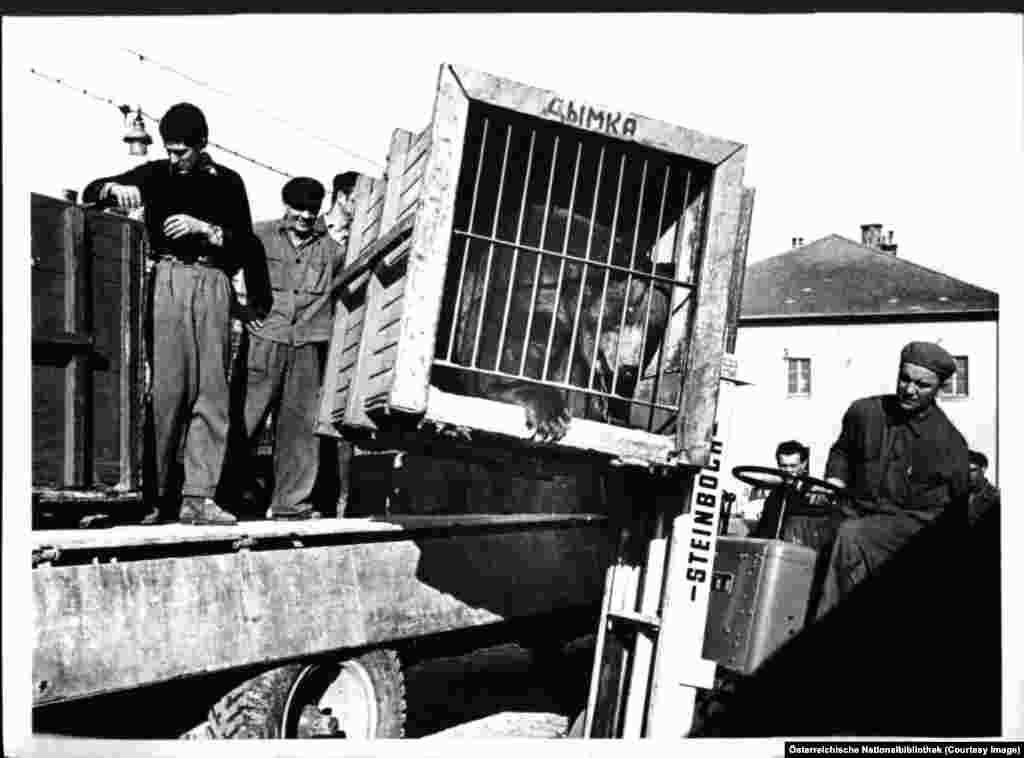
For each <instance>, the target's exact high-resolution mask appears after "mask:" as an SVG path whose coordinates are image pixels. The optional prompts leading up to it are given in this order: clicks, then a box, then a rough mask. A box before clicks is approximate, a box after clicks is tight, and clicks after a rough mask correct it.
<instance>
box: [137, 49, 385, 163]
mask: <svg viewBox="0 0 1024 758" xmlns="http://www.w3.org/2000/svg"><path fill="white" fill-rule="evenodd" d="M121 50H122V51H123V52H126V53H128V54H129V55H132V56H134V57H136V58H138V59H139V62H140V63H148V64H150V65H153V66H156V67H158V68H160V69H162V70H164V71H167V72H168V73H171V74H174V75H175V76H179V77H181V78H182V79H185V80H186V81H189V82H191V83H192V84H195V85H197V86H199V87H204V88H206V89H208V90H210V91H212V92H216V93H217V94H218V95H222V96H224V97H230V98H233V99H235V100H244V98H242V97H241V96H239V95H236V94H235V93H233V92H230V91H228V90H226V89H224V88H222V87H217V86H216V85H213V84H211V83H210V82H206V81H203V80H202V79H198V78H197V77H195V76H192V75H191V74H188V73H186V72H184V71H181V70H179V69H177V68H175V67H174V66H172V65H170V64H169V63H164V62H162V61H158V60H156V59H155V58H153V57H152V56H149V55H146V54H145V53H143V52H141V51H139V50H133V49H132V48H128V47H122V48H121ZM246 104H247V106H248V107H249V108H252V109H253V110H255V111H257V112H258V113H261V114H263V115H264V116H267V117H268V118H270V119H272V120H274V121H277V122H278V123H279V124H282V125H284V126H287V127H289V128H291V129H293V130H295V131H297V132H298V133H300V134H303V135H305V136H306V137H309V138H310V139H314V140H316V141H317V142H320V143H322V144H324V145H327V146H328V147H332V148H334V149H335V150H339V151H341V152H343V153H346V154H347V155H350V156H352V157H354V158H358V159H359V160H361V161H365V162H367V163H370V164H372V165H374V166H376V167H377V168H380V169H383V168H384V165H383V164H382V163H380V162H379V161H375V160H373V159H372V158H368V157H366V156H365V155H361V154H360V153H357V152H356V151H354V150H352V149H350V148H347V147H345V146H344V145H339V144H338V143H337V142H334V141H333V140H330V139H328V138H327V137H322V136H320V135H318V134H314V133H313V132H310V131H309V130H307V129H304V128H302V127H301V126H299V125H298V124H295V123H294V122H292V121H289V120H288V119H286V118H284V117H283V116H280V115H278V114H276V113H274V112H273V111H271V110H269V109H267V108H264V107H263V106H261V105H258V104H256V103H252V102H248V101H246Z"/></svg>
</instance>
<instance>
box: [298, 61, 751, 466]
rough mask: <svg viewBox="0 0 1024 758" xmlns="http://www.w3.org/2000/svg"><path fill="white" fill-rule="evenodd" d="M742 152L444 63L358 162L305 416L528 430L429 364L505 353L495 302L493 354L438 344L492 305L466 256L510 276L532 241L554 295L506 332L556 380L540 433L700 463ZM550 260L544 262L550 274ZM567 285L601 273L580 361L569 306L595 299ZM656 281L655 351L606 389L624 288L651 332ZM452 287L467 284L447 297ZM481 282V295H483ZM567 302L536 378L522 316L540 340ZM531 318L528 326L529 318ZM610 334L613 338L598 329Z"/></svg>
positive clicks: (578, 307)
mask: <svg viewBox="0 0 1024 758" xmlns="http://www.w3.org/2000/svg"><path fill="white" fill-rule="evenodd" d="M513 136H514V139H513ZM488 138H490V142H489V143H488ZM527 138H528V139H527ZM560 145H561V146H562V152H561V153H559V146H560ZM573 154H575V159H574V160H573V158H572V155H573ZM509 156H512V157H511V159H510V157H509ZM524 156H525V158H524ZM566 156H569V157H566ZM745 156H746V148H745V146H743V145H741V144H738V143H735V142H731V141H728V140H723V139H718V138H714V137H710V136H707V135H704V134H701V133H698V132H695V131H692V130H689V129H685V128H682V127H678V126H673V125H670V124H666V123H663V122H660V121H656V120H654V119H650V118H647V117H644V116H640V115H636V114H633V113H629V112H626V111H622V110H618V109H612V108H608V107H605V106H600V105H597V104H593V103H589V102H586V101H584V100H581V99H579V98H572V97H570V96H567V95H564V94H561V93H557V92H553V91H549V90H542V89H538V88H535V87H531V86H528V85H525V84H520V83H517V82H512V81H509V80H506V79H501V78H498V77H495V76H491V75H488V74H485V73H482V72H478V71H474V70H471V69H468V68H465V67H462V66H455V65H442V66H441V70H440V75H439V79H438V88H437V96H436V100H435V104H434V112H433V116H432V120H431V123H430V124H429V126H428V127H427V128H426V129H425V130H423V131H422V132H420V133H419V134H413V133H411V132H408V131H405V130H396V131H395V132H394V134H393V137H392V142H391V148H390V151H389V155H388V159H387V169H386V172H385V176H384V177H382V178H379V179H374V178H370V177H362V178H361V180H360V183H359V184H358V185H357V190H356V210H355V218H354V221H353V227H352V235H351V238H350V244H349V249H348V257H347V264H346V267H345V271H344V272H343V274H342V276H341V277H340V278H339V280H338V281H337V285H338V289H339V305H338V308H337V312H336V319H335V325H334V335H333V338H332V343H331V351H330V357H329V360H328V364H327V378H326V380H325V383H324V388H323V389H324V391H323V394H322V399H321V402H322V404H321V411H320V418H319V424H318V427H319V430H320V431H321V433H328V434H331V433H333V434H337V433H344V434H348V435H350V436H356V437H359V438H360V439H363V440H368V439H379V440H382V441H383V440H388V441H391V440H392V439H393V436H394V435H393V432H396V431H400V432H401V433H402V434H405V433H406V432H407V431H408V430H409V429H416V428H418V429H420V430H423V429H432V428H438V427H439V426H458V427H463V428H467V429H471V430H473V434H475V435H478V436H480V437H481V438H484V437H486V438H488V439H490V438H496V439H498V440H505V441H506V442H511V441H520V442H526V443H527V444H529V441H530V438H531V434H530V433H529V432H528V431H527V429H526V425H525V423H524V414H523V411H522V409H521V408H519V407H517V406H516V405H514V404H510V403H501V402H496V401H494V400H489V399H485V398H483V397H474V396H471V395H469V394H455V393H453V392H452V391H450V390H449V391H442V389H440V388H439V387H438V386H436V384H437V383H438V382H436V381H435V383H434V384H432V382H431V379H432V376H433V378H434V379H435V380H436V379H437V377H438V376H440V375H441V373H442V372H443V371H448V370H451V369H452V368H453V367H455V368H457V370H458V371H463V370H464V368H465V367H469V368H468V370H472V371H476V372H477V373H481V374H486V373H488V372H490V373H494V372H495V371H500V370H501V366H502V362H501V360H498V357H499V356H500V355H504V354H503V353H501V350H502V345H503V344H505V335H506V334H509V333H511V331H514V328H518V327H514V326H512V325H511V324H512V322H511V321H510V319H509V309H508V306H507V305H506V307H505V313H504V317H503V320H502V321H501V325H500V332H501V335H502V336H501V338H500V341H499V342H498V347H497V348H496V350H497V352H496V353H495V356H494V359H493V366H492V368H490V369H488V368H487V367H485V366H483V363H484V359H483V358H482V357H480V358H479V362H478V356H477V348H474V349H473V351H472V352H473V355H472V359H471V360H470V359H469V358H468V357H467V356H466V355H460V356H458V357H457V358H454V359H453V351H452V349H451V344H452V343H453V342H455V341H461V342H464V343H466V344H468V343H469V342H472V341H473V338H472V337H470V336H468V335H469V334H470V331H468V330H471V329H472V328H474V327H473V322H476V324H477V326H476V327H475V328H476V329H477V334H478V336H477V337H476V343H477V345H479V344H480V343H481V339H480V337H479V335H480V334H483V333H484V329H485V327H484V324H485V323H487V324H489V323H490V321H489V320H485V318H484V314H485V312H486V311H487V308H488V300H487V297H488V295H486V294H485V295H480V294H479V293H481V292H483V293H486V292H488V291H489V290H488V288H487V286H482V287H479V288H478V289H477V290H471V289H470V288H471V287H472V286H476V284H474V283H475V282H478V281H479V280H480V277H481V276H482V277H484V279H483V281H484V282H485V283H486V282H489V281H490V279H489V277H490V276H491V272H492V265H493V267H494V271H505V270H506V269H507V270H508V271H511V273H508V274H507V277H508V278H507V279H505V280H503V281H505V282H506V283H507V282H512V281H515V282H516V285H515V286H519V279H512V277H518V276H528V269H529V265H526V264H524V265H522V266H520V264H519V262H518V261H519V260H520V258H522V259H523V260H527V259H528V257H529V256H532V258H529V260H530V261H531V262H532V263H534V264H535V272H534V274H533V279H532V281H533V282H534V283H537V285H538V286H539V287H540V288H541V290H542V295H541V298H543V297H545V296H548V295H547V294H545V293H547V292H548V291H549V290H550V291H553V292H554V295H553V300H552V302H553V303H554V305H552V306H551V307H550V312H549V313H548V315H546V316H545V313H544V311H543V309H542V307H541V306H539V305H537V304H538V303H540V302H542V299H541V300H538V298H537V297H536V294H534V297H533V299H532V300H530V302H531V303H533V305H531V306H530V313H531V314H533V313H534V312H536V314H537V319H536V324H532V321H533V315H530V317H529V320H528V321H527V325H526V328H525V331H524V335H525V336H523V337H522V338H521V344H520V346H519V347H518V350H519V353H518V354H519V355H520V356H521V357H522V360H521V362H520V368H519V373H518V374H517V376H522V377H524V378H527V379H540V380H541V381H547V382H549V383H551V382H553V384H552V386H561V387H563V388H565V389H570V390H571V391H572V392H571V393H570V407H571V409H572V410H573V415H574V418H573V420H572V422H571V423H570V425H569V430H568V433H567V434H566V435H565V437H563V438H562V439H561V440H560V441H559V442H558V443H555V446H557V447H559V448H563V449H567V450H574V451H586V452H593V453H599V454H602V455H605V456H610V457H612V458H617V459H619V460H621V461H625V462H629V463H639V464H644V465H670V466H678V465H688V466H700V465H704V464H705V463H706V461H707V458H708V453H709V450H710V441H711V434H712V428H713V425H714V419H715V409H716V404H717V396H718V384H719V377H720V371H721V360H722V355H723V352H724V347H725V339H726V332H727V321H728V318H729V317H730V316H732V315H733V314H731V313H730V302H731V301H733V300H734V299H735V298H731V297H730V293H731V292H732V290H733V289H735V287H736V282H737V281H738V280H739V277H738V276H736V272H735V269H736V268H737V266H741V265H742V263H741V262H739V261H742V257H743V253H744V252H745V244H744V239H743V237H744V235H743V234H742V233H741V230H740V226H741V224H740V217H741V205H742V199H741V198H742V195H743V191H744V187H743V186H742V178H743V168H744V161H745ZM606 164H607V166H608V168H607V170H606ZM616 167H617V168H616ZM613 171H617V179H613V178H612V177H613V176H615V174H613ZM545 177H546V178H545ZM581 177H582V179H581ZM545 181H546V186H547V191H546V194H545V193H544V184H545ZM588 182H589V183H588ZM506 185H507V186H506ZM624 186H625V191H624V190H623V187H624ZM538 188H540V189H538ZM567 188H568V189H567ZM578 188H582V189H579V192H577V190H578ZM613 189H614V203H612V191H613ZM559 193H561V194H559ZM587 193H589V195H588V194H587ZM577 194H579V196H580V199H579V200H577ZM530 200H532V202H529V201H530ZM588 203H589V205H588ZM630 214H632V215H630ZM538 230H539V231H538ZM581 234H582V235H583V236H581ZM531 235H533V236H532V238H531ZM552 240H554V241H552ZM558 240H561V241H558ZM602 245H603V246H604V247H605V248H606V249H604V250H603V251H602V250H599V248H602ZM495 251H497V252H495ZM620 258H621V259H622V260H625V261H626V262H625V263H623V262H621V260H620ZM485 260H486V264H485V263H483V261H485ZM494 260H498V261H499V263H498V264H493V261H494ZM467 261H469V263H468V264H467ZM508 261H512V262H511V264H509V263H508ZM552 262H554V263H552ZM549 265H554V266H555V267H556V268H558V270H559V273H558V275H557V277H554V275H553V274H550V275H549V273H548V270H547V269H544V268H543V267H545V266H549ZM502 267H505V268H502ZM524 271H527V274H524V273H523V272H524ZM566 271H569V274H565V272H566ZM574 272H575V273H574ZM498 276H499V274H497V273H496V274H495V280H496V281H497V277H498ZM574 276H575V277H576V278H575V279H574V278H573V277H574ZM588 277H593V278H588ZM602 277H603V280H604V283H603V286H602V285H601V283H600V281H601V278H602ZM616 277H618V279H616ZM549 279H550V280H551V282H554V281H555V280H557V288H556V289H554V290H551V286H552V284H551V283H549ZM620 279H621V282H620V284H619V285H618V286H619V289H620V290H621V294H620V295H619V297H620V299H621V300H622V301H623V302H620V303H619V306H618V307H619V310H618V311H615V310H614V302H615V301H614V298H613V299H612V300H608V299H607V297H608V293H609V289H610V288H609V281H612V282H613V283H614V282H617V281H619V280H620ZM524 281H525V279H524ZM541 282H544V283H543V284H540V283H541ZM565 282H568V283H569V284H568V285H565ZM640 282H646V283H645V284H643V285H642V286H641V285H640V284H639V283H640ZM574 287H575V288H576V290H577V291H578V292H580V293H595V295H596V293H597V292H601V299H600V301H599V305H598V307H597V308H596V309H594V313H595V314H596V315H595V316H593V317H591V318H592V321H593V320H594V319H596V322H595V323H596V325H595V324H591V327H590V328H591V330H592V331H593V334H594V336H593V337H592V338H590V343H587V344H593V345H594V347H593V353H592V358H590V357H587V359H586V360H584V361H583V368H582V369H579V368H578V366H577V363H578V362H579V361H580V358H579V356H575V357H574V353H573V352H572V350H575V346H576V345H577V339H576V337H577V335H578V330H579V328H580V326H579V325H580V324H581V323H584V324H586V323H587V322H586V321H585V319H584V320H583V321H581V317H580V313H581V312H583V311H586V312H587V313H588V314H589V313H590V310H588V309H589V308H591V305H589V304H588V306H587V309H585V308H584V306H583V303H584V302H585V298H586V297H587V296H588V295H584V294H573V293H572V290H573V288H574ZM637 287H639V289H636V288H637ZM644 287H646V290H645V289H644ZM544 288H547V289H544ZM659 288H660V290H659ZM506 290H507V287H506ZM612 291H615V290H614V284H613V287H612ZM656 291H663V292H664V293H665V294H664V297H665V300H666V302H667V306H666V307H665V309H664V310H665V314H666V315H665V316H664V319H663V321H661V322H659V323H658V324H657V330H658V332H659V333H662V334H663V337H662V339H661V340H660V341H658V343H657V348H656V350H655V352H654V354H653V355H651V356H647V355H644V356H643V357H641V358H637V363H638V366H637V371H636V374H637V378H636V381H635V385H634V386H633V387H632V388H631V389H630V390H629V393H630V394H628V395H618V394H616V392H614V391H613V388H618V387H619V386H620V384H619V381H618V380H619V366H620V364H621V366H623V367H625V366H626V360H627V357H628V353H627V348H626V347H624V345H625V344H626V342H625V336H624V335H625V334H626V331H625V327H627V326H629V327H634V326H635V327H636V329H639V328H640V323H639V322H637V323H636V324H633V323H630V324H628V325H627V323H626V312H627V310H626V306H625V302H626V301H628V300H629V298H634V297H636V295H635V293H636V292H639V293H641V294H640V295H639V297H640V298H641V299H640V300H639V302H640V303H641V306H640V307H641V309H642V308H643V307H644V306H643V305H642V304H643V303H644V302H646V303H648V305H646V309H647V316H646V318H647V321H646V322H643V324H642V329H643V335H644V337H645V338H647V337H648V329H649V327H650V326H651V324H652V322H651V315H650V314H651V311H652V307H651V305H650V303H651V302H653V301H654V300H655V294H654V293H655V292H656ZM463 292H476V293H477V295H474V297H477V296H479V297H482V298H483V299H482V300H481V301H480V302H475V301H471V299H470V297H469V295H467V296H466V298H465V299H460V298H462V293H463ZM534 293H536V290H534ZM506 294H507V292H506ZM561 298H566V299H565V300H562V299H561ZM568 298H573V299H572V300H569V299H568ZM643 298H646V300H644V299H643ZM496 302H498V301H497V296H495V299H493V300H492V301H490V307H491V308H492V310H493V309H494V308H495V303H496ZM506 302H507V301H506ZM566 303H575V305H565V304H566ZM563 307H564V308H565V312H567V313H568V312H571V311H572V309H573V308H575V311H576V315H575V321H574V323H573V327H572V329H573V331H572V338H571V339H570V338H569V337H568V335H567V334H566V335H565V339H564V342H565V343H566V344H567V345H570V346H571V348H570V352H569V357H568V358H567V359H566V366H565V368H564V369H563V368H562V367H556V368H557V369H558V371H561V372H562V377H563V378H562V379H560V380H559V379H557V377H556V378H555V379H551V375H552V367H550V366H548V359H547V358H546V357H545V358H544V359H543V362H544V365H543V368H541V369H538V373H537V376H536V377H529V376H528V375H527V369H526V363H527V361H526V358H525V353H527V352H528V346H529V344H531V343H530V340H533V341H534V342H537V344H542V343H543V337H540V338H535V337H534V335H535V333H541V332H542V331H543V329H549V333H548V339H547V345H548V352H549V353H550V348H551V345H552V344H554V337H553V336H552V335H554V334H555V332H556V331H557V329H558V328H561V326H562V324H561V322H559V321H558V317H560V316H561V314H562V313H563V311H562V310H561V309H562V308H563ZM733 309H734V307H733ZM497 312H498V315H499V316H500V315H501V313H500V308H499V309H498V311H497ZM612 313H616V314H617V313H621V314H622V316H621V324H620V326H619V331H618V332H615V333H614V335H611V332H610V331H609V330H613V328H614V321H615V320H616V319H618V318H619V316H618V315H614V316H613V315H607V314H612ZM490 315H492V314H490V313H489V312H488V316H490ZM588 317H589V316H588ZM633 317H634V316H633V315H632V314H631V315H630V318H633ZM545 319H546V321H545ZM606 320H607V322H608V323H603V322H605V321H606ZM549 322H550V325H546V324H549ZM566 323H568V320H567V321H566ZM531 324H532V328H533V329H534V330H540V331H537V332H535V331H531ZM609 324H612V326H609ZM538 325H539V326H538ZM487 328H490V327H489V326H488V327H487ZM587 328H588V327H586V326H584V327H583V330H584V333H586V329H587ZM606 332H608V334H606ZM651 333H652V334H653V333H655V332H653V331H652V332H651ZM456 335H458V336H456ZM510 339H512V338H510ZM611 339H614V342H609V344H614V345H615V347H612V348H609V349H608V350H606V349H605V348H603V347H601V345H602V341H605V342H607V341H608V340H611ZM484 341H486V340H484ZM446 342H447V344H448V348H447V351H446ZM580 344H583V342H581V343H580ZM648 344H653V341H650V342H649V343H648ZM505 348H506V349H507V348H508V345H505ZM460 349H461V348H460ZM465 352H467V351H465V350H463V353H465ZM581 352H582V348H581ZM608 356H612V358H613V360H610V361H609V360H608ZM488 360H490V359H488ZM502 360H504V359H502ZM517 360H518V358H517ZM574 361H576V362H574ZM601 361H603V363H602V362H601ZM606 364H607V366H606ZM612 364H614V371H612V369H611V368H608V367H610V366H611V365H612ZM595 365H601V366H602V371H606V372H607V373H609V375H610V376H609V379H608V380H606V381H605V386H604V389H603V392H604V395H603V399H601V400H600V402H601V403H603V405H600V406H599V407H600V408H603V409H604V415H603V416H599V417H598V418H597V420H592V419H590V418H587V417H586V413H583V412H581V411H586V410H587V409H590V408H592V405H591V403H592V402H593V401H592V398H593V397H594V396H595V395H599V394H600V393H599V392H598V390H600V389H601V387H600V386H596V385H595V379H594V377H595V374H596V373H597V371H596V369H595V368H594V366H595ZM587 366H589V367H590V368H589V371H590V377H589V383H587V380H586V377H585V374H586V372H587V370H588V369H587ZM574 372H577V373H580V374H581V375H583V377H584V378H583V379H578V378H577V373H574ZM559 382H561V384H559ZM599 384H600V383H599ZM595 387H596V388H595ZM620 391H621V390H620ZM620 397H621V398H623V399H625V400H626V401H627V402H628V406H627V407H628V410H627V411H626V412H624V413H621V412H618V411H617V413H618V414H619V415H617V416H616V417H614V418H613V417H612V414H611V412H610V411H609V410H608V408H610V406H611V404H612V403H616V404H618V405H622V403H621V402H620ZM618 405H617V406H616V407H618ZM638 409H639V410H638ZM382 444H384V443H383V442H382Z"/></svg>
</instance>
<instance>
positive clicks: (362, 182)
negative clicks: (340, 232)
mask: <svg viewBox="0 0 1024 758" xmlns="http://www.w3.org/2000/svg"><path fill="white" fill-rule="evenodd" d="M377 181H378V180H377V179H374V178H373V177H370V176H365V175H363V174H360V175H359V178H358V179H356V186H355V188H354V189H353V190H352V203H353V205H352V226H351V227H350V229H349V237H348V250H347V251H346V253H345V263H346V265H348V263H349V262H350V261H353V260H355V258H356V257H357V256H358V255H359V252H360V251H361V250H362V249H363V229H364V228H365V227H366V214H367V212H368V211H369V209H370V196H371V195H372V194H373V187H374V184H376V182H377Z"/></svg>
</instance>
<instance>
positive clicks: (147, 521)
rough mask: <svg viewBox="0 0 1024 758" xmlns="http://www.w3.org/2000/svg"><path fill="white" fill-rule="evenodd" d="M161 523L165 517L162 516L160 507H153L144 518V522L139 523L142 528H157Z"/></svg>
mask: <svg viewBox="0 0 1024 758" xmlns="http://www.w3.org/2000/svg"><path fill="white" fill-rule="evenodd" d="M161 521H163V517H162V516H161V514H160V507H159V506H153V508H152V510H150V512H149V513H147V514H146V515H145V516H143V517H142V521H140V522H139V523H140V524H141V525H142V526H156V525H157V524H159V523H160V522H161Z"/></svg>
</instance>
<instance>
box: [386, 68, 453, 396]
mask: <svg viewBox="0 0 1024 758" xmlns="http://www.w3.org/2000/svg"><path fill="white" fill-rule="evenodd" d="M468 114H469V101H468V100H467V99H466V97H465V94H464V93H463V91H462V88H461V87H460V86H459V84H458V81H457V80H456V78H455V76H454V74H453V73H452V71H451V69H450V68H449V67H447V66H444V65H442V66H441V70H440V74H439V76H438V87H437V97H436V99H435V101H434V114H433V120H432V123H431V133H430V145H431V149H430V155H429V157H428V158H427V162H426V165H425V166H424V175H423V188H422V190H421V196H420V206H419V210H418V211H417V213H416V217H415V218H416V226H415V228H414V230H413V238H412V249H411V252H410V254H409V262H408V273H407V276H408V278H409V281H408V283H407V285H406V287H407V298H406V306H405V311H404V313H403V316H402V330H401V342H400V347H399V352H398V356H397V358H396V363H395V374H394V378H393V381H392V384H391V388H390V399H389V405H390V407H391V408H392V409H394V410H399V411H402V412H405V413H422V412H423V411H425V410H426V407H427V392H428V387H429V382H430V368H431V364H432V362H433V357H434V340H435V339H436V333H437V323H438V320H439V318H440V310H441V301H442V294H443V289H444V279H445V268H446V264H447V259H448V247H449V243H450V239H451V232H452V219H453V214H454V210H455V194H456V191H457V189H458V178H459V169H460V167H461V165H462V148H463V141H464V136H465V131H466V121H467V118H468Z"/></svg>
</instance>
